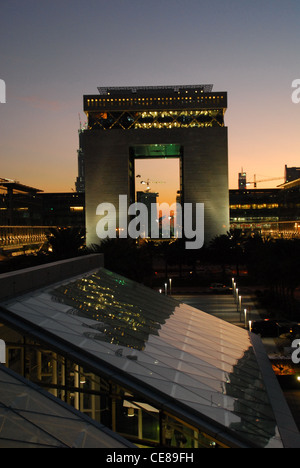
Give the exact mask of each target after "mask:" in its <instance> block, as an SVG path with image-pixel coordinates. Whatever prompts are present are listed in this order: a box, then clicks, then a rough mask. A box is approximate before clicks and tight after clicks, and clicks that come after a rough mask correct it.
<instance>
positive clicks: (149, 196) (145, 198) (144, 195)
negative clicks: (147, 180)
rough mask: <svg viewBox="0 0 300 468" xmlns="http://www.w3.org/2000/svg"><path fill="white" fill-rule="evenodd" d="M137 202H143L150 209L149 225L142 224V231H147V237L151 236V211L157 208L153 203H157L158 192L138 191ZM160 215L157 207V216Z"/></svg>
mask: <svg viewBox="0 0 300 468" xmlns="http://www.w3.org/2000/svg"><path fill="white" fill-rule="evenodd" d="M136 195H137V202H138V203H143V204H144V205H145V206H146V207H147V210H148V226H141V232H145V237H150V235H151V213H152V211H153V210H154V209H155V207H152V205H156V204H157V197H158V195H159V194H158V193H155V192H137V194H136ZM157 216H158V213H157V208H156V218H157Z"/></svg>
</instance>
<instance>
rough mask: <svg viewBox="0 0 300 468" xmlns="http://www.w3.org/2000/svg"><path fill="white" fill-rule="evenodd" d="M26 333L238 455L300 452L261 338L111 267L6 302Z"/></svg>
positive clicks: (2, 318) (4, 313)
mask: <svg viewBox="0 0 300 468" xmlns="http://www.w3.org/2000/svg"><path fill="white" fill-rule="evenodd" d="M0 322H3V323H6V324H9V325H10V326H15V327H16V328H17V329H18V330H22V329H23V330H24V331H25V330H27V331H28V332H29V333H30V334H31V336H34V337H35V338H36V339H37V340H39V341H40V342H43V343H45V342H46V343H48V344H49V345H51V349H56V350H57V351H58V352H61V353H63V354H66V353H67V355H68V356H73V358H74V360H75V362H76V359H77V361H78V360H79V361H80V362H81V363H82V365H85V366H87V367H88V366H91V367H92V368H93V369H94V370H95V369H96V370H97V371H98V372H99V373H100V372H101V374H102V375H105V376H107V377H109V378H110V379H112V380H113V381H114V382H116V384H118V385H123V386H124V387H126V388H127V389H129V390H130V391H132V392H133V393H138V394H139V395H143V396H144V397H145V398H146V400H147V401H148V403H149V404H150V405H153V406H154V407H156V408H158V409H159V408H163V409H164V411H169V412H170V413H172V414H176V415H177V417H180V418H181V419H182V420H183V421H185V422H186V423H187V424H191V425H193V426H194V427H197V428H199V430H200V431H204V432H205V433H207V434H209V435H210V436H212V437H214V439H216V440H219V441H221V442H222V443H223V444H227V445H228V446H232V447H264V448H265V447H268V448H269V447H276V448H283V447H300V438H299V437H300V436H299V432H298V430H297V428H296V425H295V423H294V420H293V418H292V416H291V414H290V412H289V409H288V406H287V404H286V402H285V399H284V397H283V394H282V392H281V390H280V387H279V385H278V383H277V380H276V377H275V375H274V373H273V371H272V368H271V365H270V363H269V361H268V358H267V355H266V353H265V351H264V348H263V346H262V344H261V341H260V339H259V338H258V337H256V336H255V335H252V334H251V333H249V332H247V331H245V330H242V329H240V328H238V327H235V326H234V325H231V324H229V323H227V322H224V321H222V320H220V319H218V318H216V317H212V316H210V315H208V314H206V313H205V312H202V311H199V310H198V309H194V308H192V307H190V306H187V305H186V304H183V303H180V302H178V301H176V300H175V299H173V298H170V297H166V296H164V295H161V294H159V293H157V292H155V291H152V290H151V289H149V288H146V287H144V286H142V285H140V284H137V283H135V282H133V281H131V280H128V279H126V278H123V277H121V276H119V275H116V274H113V273H111V272H109V271H107V270H105V269H103V268H101V269H97V270H96V271H92V272H89V273H87V274H85V275H80V276H78V277H74V278H70V279H69V280H66V281H63V282H61V283H58V284H56V285H52V286H49V287H46V288H43V289H40V290H37V291H35V292H32V293H30V294H27V295H24V296H21V297H18V298H14V299H12V300H9V301H6V302H4V303H2V307H1V309H0Z"/></svg>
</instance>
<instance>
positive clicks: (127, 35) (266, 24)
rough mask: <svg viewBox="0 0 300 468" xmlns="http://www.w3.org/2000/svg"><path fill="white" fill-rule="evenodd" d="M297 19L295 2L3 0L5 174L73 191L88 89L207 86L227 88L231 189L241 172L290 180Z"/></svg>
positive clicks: (295, 151) (296, 120)
mask: <svg viewBox="0 0 300 468" xmlns="http://www.w3.org/2000/svg"><path fill="white" fill-rule="evenodd" d="M299 20H300V2H299V0H284V1H282V0H280V1H279V0H251V1H245V0H226V1H224V0H209V1H208V0H205V1H203V0H184V1H183V0H151V1H146V0H139V1H137V0H109V1H108V0H105V1H104V0H86V1H82V0H81V1H78V0H60V1H57V0H51V1H49V0H0V51H1V52H0V78H1V79H3V80H5V82H6V86H7V103H6V104H0V169H1V170H0V177H7V178H12V179H16V180H19V181H20V182H22V183H24V184H27V185H31V186H34V187H37V188H40V189H43V190H44V191H71V189H72V188H73V189H74V182H75V178H76V176H77V148H78V128H79V116H78V114H80V116H81V121H82V123H83V122H84V121H85V115H84V112H83V109H82V96H83V95H84V94H95V93H96V92H97V86H143V85H170V84H171V85H172V84H201V83H212V84H213V85H214V90H215V91H227V92H228V110H227V113H226V115H225V123H226V125H227V126H228V128H229V180H230V188H236V187H237V177H238V172H239V171H240V170H241V168H242V167H243V168H244V170H245V171H247V173H248V179H250V180H253V177H254V174H256V175H257V179H258V180H260V179H269V178H276V177H283V173H284V165H285V164H288V165H289V166H300V158H299V155H300V139H299V129H300V125H299V124H300V104H298V105H296V104H293V103H292V100H291V94H292V87H291V85H292V82H293V80H294V79H297V78H300V66H299V63H300V62H299V45H300V28H299ZM158 177H159V178H160V175H159V176H158ZM279 183H280V181H273V182H270V183H263V184H259V187H261V188H263V187H270V186H276V185H277V184H279Z"/></svg>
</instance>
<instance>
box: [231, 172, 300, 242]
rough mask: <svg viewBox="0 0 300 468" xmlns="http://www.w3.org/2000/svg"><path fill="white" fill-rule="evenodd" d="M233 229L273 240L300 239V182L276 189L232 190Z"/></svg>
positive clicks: (289, 183) (299, 180)
mask: <svg viewBox="0 0 300 468" xmlns="http://www.w3.org/2000/svg"><path fill="white" fill-rule="evenodd" d="M229 197H230V224H231V228H232V229H242V230H243V231H251V232H258V233H262V234H267V235H270V236H273V237H277V236H284V237H293V236H297V237H298V236H299V235H300V179H298V180H296V181H292V182H288V183H286V184H283V185H281V186H280V187H279V188H276V189H245V190H230V192H229Z"/></svg>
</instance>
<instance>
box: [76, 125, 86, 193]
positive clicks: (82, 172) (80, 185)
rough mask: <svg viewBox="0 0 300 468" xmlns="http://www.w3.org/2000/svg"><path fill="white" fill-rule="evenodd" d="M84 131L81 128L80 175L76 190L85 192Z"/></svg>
mask: <svg viewBox="0 0 300 468" xmlns="http://www.w3.org/2000/svg"><path fill="white" fill-rule="evenodd" d="M82 132H83V130H82V129H80V130H79V132H78V134H79V149H78V150H77V154H78V177H77V179H76V182H75V187H76V192H78V193H84V192H85V161H84V153H83V151H82V145H81V140H82Z"/></svg>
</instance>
